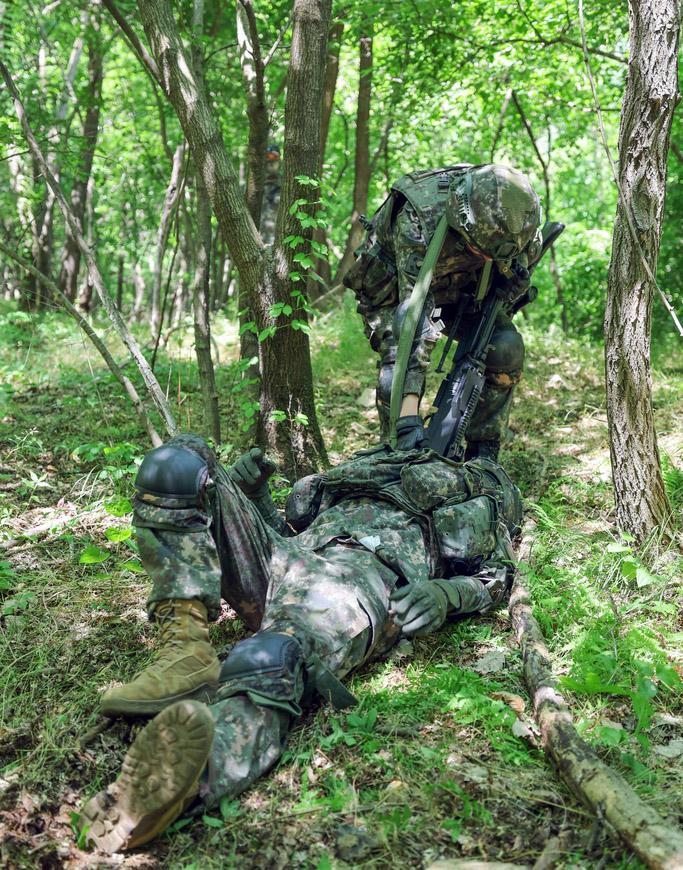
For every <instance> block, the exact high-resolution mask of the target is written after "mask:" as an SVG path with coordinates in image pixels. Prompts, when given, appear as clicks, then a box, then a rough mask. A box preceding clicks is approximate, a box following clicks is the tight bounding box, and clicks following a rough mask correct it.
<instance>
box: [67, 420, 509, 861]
mask: <svg viewBox="0 0 683 870" xmlns="http://www.w3.org/2000/svg"><path fill="white" fill-rule="evenodd" d="M270 473H272V468H271V467H269V466H268V465H267V461H266V460H264V458H263V456H262V455H261V454H260V451H251V452H250V453H249V454H247V455H246V456H245V457H242V459H240V460H239V461H238V463H236V465H235V466H233V467H232V468H231V469H224V468H221V467H220V466H219V465H218V463H217V461H216V459H215V457H214V455H213V453H212V452H211V451H210V450H209V448H208V447H207V445H206V444H205V443H204V442H203V441H202V440H201V439H199V438H197V437H196V436H179V437H177V438H175V439H173V440H172V441H170V442H169V443H168V444H167V445H165V446H164V447H162V448H158V449H157V450H153V451H151V453H149V454H148V455H147V457H146V458H145V460H144V461H143V463H142V465H141V466H140V469H139V472H138V477H137V482H136V488H137V497H136V500H135V520H134V522H135V527H136V533H137V538H138V544H139V548H140V554H141V558H142V561H143V564H144V566H145V568H146V570H147V572H148V573H149V575H150V577H151V579H152V583H153V586H152V591H151V594H150V598H149V601H148V606H149V613H150V617H151V618H152V619H153V620H155V621H158V622H160V623H161V626H162V641H163V642H164V645H162V649H161V652H160V655H159V657H158V659H157V660H156V661H155V662H153V663H152V664H151V665H150V666H149V667H148V668H147V669H145V671H143V672H142V673H141V674H139V675H138V676H137V677H136V678H135V679H134V680H133V681H132V682H131V683H128V684H126V685H123V686H120V687H116V688H114V689H110V690H109V691H108V692H107V693H105V695H104V697H103V702H102V708H103V712H105V713H107V714H108V715H151V714H154V713H157V712H158V713H159V715H158V716H157V717H156V718H155V719H154V720H153V721H152V722H151V723H150V724H149V725H148V726H147V728H146V729H145V730H144V731H143V732H142V733H141V735H140V736H139V737H138V738H137V740H136V742H135V743H134V744H133V745H132V747H131V749H130V750H129V753H128V755H127V757H126V760H125V762H124V765H123V770H122V773H121V776H120V777H119V779H118V780H117V782H116V783H114V784H113V785H112V786H110V787H109V789H107V790H105V791H104V792H101V793H100V794H98V795H97V796H96V797H94V798H93V799H92V800H91V801H89V802H88V803H87V804H86V806H85V807H84V809H83V812H82V816H81V825H82V827H83V828H84V829H85V836H86V839H87V840H88V841H89V842H90V843H91V844H92V845H94V846H96V847H98V848H100V849H103V850H104V851H114V850H118V849H121V848H132V847H133V846H135V845H139V844H141V843H143V842H146V841H147V840H149V839H151V838H152V837H154V836H156V835H157V834H158V833H160V832H161V831H162V830H163V829H164V828H165V827H166V826H167V825H168V824H170V823H171V821H172V820H173V819H174V818H176V817H177V815H178V814H180V813H181V812H183V811H184V809H185V808H186V807H187V806H188V805H189V804H190V803H192V804H195V805H196V806H197V807H198V808H201V811H204V810H206V809H209V808H210V807H212V806H214V805H215V804H217V803H218V801H219V800H220V798H221V797H222V796H224V795H230V796H235V795H237V794H239V793H240V792H242V791H243V790H244V789H245V788H247V787H248V786H249V785H251V783H253V782H254V781H255V780H256V779H257V778H258V777H260V776H261V775H263V774H264V773H265V772H266V771H267V770H269V769H270V767H272V765H273V764H274V763H275V762H276V760H277V759H278V757H279V756H280V754H281V752H282V750H283V748H284V743H285V739H286V735H287V732H288V730H289V728H290V726H291V724H292V722H293V721H294V720H295V719H296V718H297V717H298V716H299V715H300V714H301V709H302V705H305V704H309V703H311V701H312V700H314V699H315V698H316V697H318V696H319V697H321V698H322V699H324V700H326V701H330V702H331V703H332V704H334V705H335V706H336V707H343V706H348V705H350V704H353V703H355V699H354V698H353V696H352V695H350V693H349V692H348V690H347V689H346V688H345V687H344V686H343V684H342V682H341V680H342V679H343V677H344V676H345V675H346V674H347V673H349V672H350V671H351V670H353V669H354V668H357V667H358V666H360V665H361V664H363V663H364V662H366V661H368V660H369V659H371V658H374V657H376V656H378V655H381V654H383V653H384V652H386V650H387V649H388V648H389V647H391V646H392V644H394V643H395V642H396V641H397V640H398V638H399V637H401V636H402V635H403V636H413V635H421V634H428V633H430V632H432V631H435V630H437V629H438V628H439V627H440V626H441V625H442V624H443V623H444V621H445V620H446V618H447V617H448V616H449V615H451V614H463V613H476V612H485V611H486V610H488V609H491V608H492V607H494V606H496V604H497V603H498V602H500V601H501V600H502V599H503V597H504V594H505V591H506V589H507V586H508V571H509V567H510V564H511V560H512V552H511V545H510V537H511V535H514V534H516V532H517V530H518V525H519V522H520V518H521V512H520V503H519V494H518V492H517V489H516V487H514V485H513V484H512V482H511V481H510V480H509V478H508V477H507V475H506V474H505V472H504V471H503V469H502V468H501V467H500V466H498V465H497V464H495V463H492V462H488V461H486V460H475V461H473V462H470V463H465V464H461V465H458V464H455V463H452V462H449V461H445V460H442V459H441V458H439V457H437V456H436V455H435V454H433V453H430V452H429V451H424V450H415V451H409V452H399V451H392V450H391V449H390V448H388V447H381V448H378V449H376V450H373V451H366V452H364V453H361V454H358V455H356V456H355V457H353V458H352V459H351V460H349V461H348V462H345V463H342V465H340V466H337V467H336V468H334V469H331V470H330V471H328V472H326V473H325V474H323V475H321V476H320V477H319V479H318V480H317V481H312V480H310V479H308V480H306V481H305V482H304V483H302V484H301V485H299V486H298V487H297V486H295V488H294V490H293V494H292V497H291V498H290V506H289V511H288V513H289V515H290V516H291V517H292V519H293V520H294V521H295V524H296V525H297V528H298V529H299V533H298V534H294V533H293V531H292V528H291V527H290V526H285V525H284V524H283V522H282V518H281V517H279V516H278V515H277V512H276V511H275V510H274V508H273V505H272V502H271V500H270V495H269V493H268V487H267V479H268V476H269V475H270ZM245 491H246V492H248V493H249V497H247V495H245ZM307 499H308V500H309V501H310V504H308V505H307V504H305V503H304V502H305V501H306V500H307ZM221 597H222V598H224V599H226V600H227V601H228V602H229V603H230V604H231V605H232V606H233V607H234V608H235V609H236V610H237V612H238V613H239V614H240V615H241V616H242V617H243V619H244V621H245V622H246V623H247V625H248V626H250V627H251V628H253V630H254V632H255V633H254V634H253V635H251V636H250V637H248V638H247V639H246V640H243V641H241V642H240V643H238V644H237V645H236V646H235V647H234V648H233V649H232V650H231V652H230V654H229V655H228V657H227V659H226V660H225V661H224V662H223V663H222V664H220V663H218V660H217V659H215V653H213V651H212V650H211V649H210V645H209V644H208V634H207V633H206V629H207V623H208V621H209V620H210V619H212V618H215V616H216V615H217V613H218V612H219V608H220V602H221ZM204 645H206V646H209V650H208V652H207V650H206V649H204ZM197 699H200V700H197ZM202 702H208V703H202Z"/></svg>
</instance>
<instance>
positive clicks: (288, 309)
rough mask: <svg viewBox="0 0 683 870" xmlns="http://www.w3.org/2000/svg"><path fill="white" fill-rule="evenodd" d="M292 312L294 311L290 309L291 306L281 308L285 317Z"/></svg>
mask: <svg viewBox="0 0 683 870" xmlns="http://www.w3.org/2000/svg"><path fill="white" fill-rule="evenodd" d="M293 310H294V309H293V308H292V306H291V305H283V306H282V313H283V314H284V315H285V317H289V316H290V314H291V313H292V311H293Z"/></svg>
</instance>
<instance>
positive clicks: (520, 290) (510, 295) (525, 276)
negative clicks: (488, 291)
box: [498, 261, 531, 302]
mask: <svg viewBox="0 0 683 870" xmlns="http://www.w3.org/2000/svg"><path fill="white" fill-rule="evenodd" d="M530 283H531V272H529V270H528V269H526V268H525V267H524V266H520V265H519V263H517V262H516V261H515V262H513V263H512V275H511V276H510V277H509V278H503V279H502V280H501V282H500V283H499V285H498V286H499V287H500V289H501V290H502V291H503V293H504V295H505V297H506V298H507V299H509V300H510V301H511V302H513V301H514V300H515V299H519V297H520V296H523V295H524V293H526V291H527V290H528V289H529V284H530Z"/></svg>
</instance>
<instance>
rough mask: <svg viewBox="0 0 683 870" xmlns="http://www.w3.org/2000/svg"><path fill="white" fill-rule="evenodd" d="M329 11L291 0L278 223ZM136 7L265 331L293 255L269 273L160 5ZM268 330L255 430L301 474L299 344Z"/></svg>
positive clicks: (168, 15)
mask: <svg viewBox="0 0 683 870" xmlns="http://www.w3.org/2000/svg"><path fill="white" fill-rule="evenodd" d="M330 5H331V0H297V2H295V4H294V33H293V36H292V50H291V61H290V68H289V78H288V93H287V102H286V107H285V126H286V128H287V127H289V130H288V131H286V133H285V182H284V184H283V195H282V202H283V209H284V211H285V214H286V215H287V220H289V218H290V217H291V216H289V214H288V211H289V209H288V205H289V204H290V203H291V202H293V200H294V199H295V198H297V197H303V196H305V194H306V193H307V192H308V191H307V189H305V188H304V186H303V185H301V184H300V183H299V182H297V181H296V180H295V176H296V175H301V174H307V175H315V173H316V168H317V161H318V151H319V137H320V95H321V89H322V70H323V68H324V66H323V64H324V52H325V47H326V42H327V27H328V22H329V15H330ZM138 8H139V10H140V16H141V19H142V24H143V27H144V29H145V32H146V34H147V38H148V40H149V43H150V46H151V49H152V53H153V55H154V57H155V60H156V64H157V67H158V69H159V74H160V77H161V82H162V87H163V89H164V92H165V93H166V95H167V96H168V98H169V99H170V101H171V104H172V105H173V107H174V109H175V111H176V114H177V115H178V119H179V121H180V124H181V126H182V128H183V131H184V133H185V136H186V138H187V140H188V143H189V145H190V149H191V152H192V156H193V158H194V160H195V164H196V165H197V167H198V169H199V171H200V172H201V174H202V178H203V179H204V184H205V185H206V189H207V192H208V195H209V199H210V200H211V205H212V207H213V211H214V213H215V215H216V218H217V220H218V223H219V225H220V228H221V232H222V234H223V238H224V239H225V241H226V244H227V245H228V250H229V253H230V258H231V260H232V261H233V263H234V264H235V266H236V268H237V271H238V273H239V276H240V281H241V286H242V287H243V288H244V291H245V292H246V293H247V294H248V298H249V301H250V307H251V308H252V310H253V312H254V318H255V320H256V323H257V326H258V328H259V331H262V330H264V329H266V328H267V327H272V326H273V325H275V324H274V323H273V317H272V315H271V313H270V311H271V305H272V304H273V302H275V301H279V300H280V299H284V300H285V301H286V302H287V304H290V303H291V297H290V287H291V281H290V279H289V275H288V272H289V267H290V266H291V262H292V256H293V253H294V252H293V251H292V250H291V249H290V248H288V247H287V248H283V246H282V245H281V244H279V245H277V246H276V252H275V260H276V263H277V268H276V269H275V270H274V268H273V263H272V261H271V258H270V257H269V256H267V253H266V250H265V246H264V244H263V240H262V239H261V237H260V235H259V233H258V231H257V229H256V226H255V224H254V221H253V219H252V217H251V214H250V213H249V210H248V208H247V206H246V203H245V200H244V196H243V193H242V191H241V189H240V185H239V180H238V177H237V174H236V172H235V170H234V168H233V166H232V164H231V163H230V161H229V159H228V156H227V152H226V149H225V145H224V142H223V137H222V134H221V131H220V128H219V126H218V124H217V122H216V119H215V117H214V116H213V113H212V111H211V107H210V105H209V102H208V100H207V97H206V93H205V91H204V90H203V89H202V88H201V87H200V86H199V85H198V83H197V81H196V79H195V77H194V76H193V74H192V69H191V64H190V62H189V60H188V57H187V53H186V52H185V49H184V47H183V45H182V42H181V40H180V37H179V35H178V30H177V27H176V23H175V20H174V18H173V14H172V12H171V7H170V4H169V2H168V0H138ZM307 113H308V114H307ZM287 167H288V168H287ZM285 185H287V187H286V192H285ZM308 190H310V188H309V189H308ZM283 209H281V210H280V213H281V214H282V211H283ZM288 227H289V223H287V221H285V223H284V224H282V225H279V234H278V236H277V237H278V238H280V239H281V238H282V237H283V236H285V235H287V232H288V231H289V230H288V229H287V228H288ZM301 319H304V318H303V317H302V318H301ZM276 325H277V326H278V327H282V328H278V329H277V331H276V333H275V336H273V338H272V339H265V340H263V341H262V342H261V344H260V346H259V350H260V362H261V376H262V384H261V398H260V405H261V416H262V418H263V422H262V429H263V431H264V434H265V435H266V436H267V439H268V444H269V446H270V447H272V448H273V449H276V450H277V451H278V452H279V453H280V456H281V458H282V460H283V463H284V465H285V468H286V470H287V472H288V473H290V474H297V475H300V474H305V473H308V472H309V471H312V470H314V469H315V468H316V467H317V465H318V464H319V462H320V461H321V460H323V459H324V456H325V454H324V447H323V445H322V439H321V436H320V430H319V428H318V423H317V419H316V416H315V405H314V401H313V388H312V378H311V365H310V353H309V345H308V336H307V335H305V334H304V333H303V332H302V331H301V330H293V329H292V328H291V326H290V325H289V321H286V319H285V318H280V319H279V322H278V323H277V324H276ZM284 327H286V328H284ZM274 410H282V411H284V412H285V414H286V419H285V420H284V421H276V420H274V419H273V417H272V412H273V411H274ZM297 414H305V415H306V416H307V417H308V420H309V425H308V426H303V425H302V423H301V422H297V421H296V415H297ZM300 419H301V418H300Z"/></svg>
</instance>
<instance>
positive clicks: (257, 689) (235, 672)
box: [218, 631, 305, 716]
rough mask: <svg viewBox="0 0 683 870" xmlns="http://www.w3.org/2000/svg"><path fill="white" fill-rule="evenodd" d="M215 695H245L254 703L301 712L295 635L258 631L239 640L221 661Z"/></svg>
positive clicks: (301, 670) (301, 671)
mask: <svg viewBox="0 0 683 870" xmlns="http://www.w3.org/2000/svg"><path fill="white" fill-rule="evenodd" d="M218 679H219V682H220V684H221V685H220V688H219V690H218V697H219V698H221V699H222V698H229V697H231V696H232V695H238V694H246V695H248V696H249V698H250V699H251V700H252V701H253V702H254V703H256V704H261V705H263V706H266V707H278V708H280V709H282V710H286V711H287V712H289V713H291V714H292V715H294V716H298V715H300V714H301V709H300V707H299V701H300V699H301V696H302V695H303V693H304V685H305V662H304V654H303V650H302V649H301V645H300V644H299V642H298V641H297V640H296V638H295V637H292V635H289V634H281V633H280V632H276V631H259V632H257V633H256V634H254V635H252V637H249V638H247V639H246V640H242V641H240V642H239V643H238V644H235V646H234V647H233V648H232V650H231V651H230V654H229V655H228V657H227V659H226V660H225V661H224V662H223V666H222V667H221V672H220V676H219V678H218Z"/></svg>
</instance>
